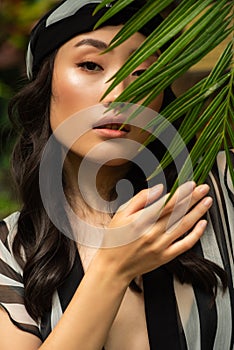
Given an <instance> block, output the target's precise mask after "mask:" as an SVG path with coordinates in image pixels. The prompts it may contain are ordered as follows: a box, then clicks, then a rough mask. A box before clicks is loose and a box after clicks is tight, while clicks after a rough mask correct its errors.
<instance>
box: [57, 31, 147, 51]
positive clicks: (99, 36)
mask: <svg viewBox="0 0 234 350" xmlns="http://www.w3.org/2000/svg"><path fill="white" fill-rule="evenodd" d="M122 27H123V25H118V26H106V27H103V28H100V29H97V30H94V31H91V32H87V33H82V34H79V35H77V36H75V37H74V38H72V39H71V40H69V41H68V42H66V43H65V44H64V45H62V46H61V48H63V47H64V48H69V47H79V43H80V42H84V40H85V39H89V38H91V39H95V40H99V41H102V42H104V43H105V44H106V46H107V47H108V46H109V44H110V42H111V40H112V39H113V38H114V36H115V35H116V34H117V33H118V32H119V31H120V29H121V28H122ZM144 40H145V36H144V35H143V34H141V33H139V32H137V33H135V34H133V35H132V36H131V37H130V38H128V39H127V40H126V41H125V42H124V43H123V44H121V45H119V46H118V47H119V48H121V47H124V46H126V47H129V46H132V47H134V50H135V49H136V48H137V47H138V46H140V45H141V44H142V42H143V41H144ZM118 47H117V49H118ZM105 48H106V47H104V46H103V48H102V47H101V45H100V49H103V50H105Z"/></svg>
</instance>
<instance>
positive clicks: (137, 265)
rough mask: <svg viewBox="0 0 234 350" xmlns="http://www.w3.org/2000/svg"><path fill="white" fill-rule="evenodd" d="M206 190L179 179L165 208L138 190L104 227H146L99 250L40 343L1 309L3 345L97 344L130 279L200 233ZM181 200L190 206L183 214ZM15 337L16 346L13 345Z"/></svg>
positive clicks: (5, 349) (88, 349)
mask: <svg viewBox="0 0 234 350" xmlns="http://www.w3.org/2000/svg"><path fill="white" fill-rule="evenodd" d="M208 190H209V188H208V186H206V185H204V186H199V187H198V188H195V189H192V188H191V184H189V185H188V184H186V185H183V186H182V187H181V189H180V190H179V191H177V192H176V194H175V195H174V196H173V197H172V198H171V200H170V201H169V202H168V203H167V205H166V206H165V207H164V208H163V209H162V207H161V205H159V204H160V201H156V199H157V198H158V197H159V195H160V193H159V191H155V190H144V191H141V192H140V193H139V194H137V195H136V196H135V197H134V198H133V199H132V200H131V201H130V202H129V203H128V204H127V205H125V207H124V210H119V211H118V212H117V213H116V215H115V216H114V218H113V219H112V221H111V224H110V227H109V228H108V230H109V229H110V230H112V229H113V228H114V229H115V228H119V227H121V228H122V230H124V229H125V228H126V234H127V233H129V230H130V231H131V230H132V234H134V232H135V231H137V230H139V225H140V227H141V228H142V229H143V228H144V231H143V232H142V233H144V232H146V233H145V234H142V235H141V236H140V237H138V238H137V239H136V240H133V241H132V242H131V243H128V244H126V245H122V246H118V247H114V248H104V249H99V250H98V252H97V254H96V255H95V257H94V258H93V260H92V262H91V264H90V266H89V268H88V270H87V272H86V274H85V276H84V278H83V280H82V282H81V284H80V285H79V287H78V289H77V291H76V293H75V294H74V296H73V298H72V300H71V302H70V304H69V306H68V307H67V309H66V311H65V312H64V314H63V316H62V317H61V319H60V321H59V322H58V324H57V326H56V327H55V328H54V330H53V331H52V333H51V334H50V335H49V336H48V338H47V339H46V340H45V342H44V343H43V344H41V345H40V344H39V343H38V339H37V338H36V337H33V336H31V335H29V334H26V333H24V332H21V331H19V330H17V331H16V330H15V328H14V331H13V328H12V327H14V326H12V327H10V326H9V322H10V321H7V322H6V323H5V321H6V316H5V315H3V312H2V313H1V312H0V339H2V337H5V339H10V342H11V343H9V342H7V340H6V341H5V343H4V344H3V346H2V344H1V350H10V349H12V348H14V349H15V350H21V349H22V350H35V349H40V350H64V349H66V350H79V349H82V350H101V349H102V347H103V345H104V344H105V340H106V338H107V335H108V332H109V330H110V328H111V325H112V323H113V321H114V319H115V316H116V314H117V312H118V309H119V307H120V305H121V302H122V299H123V297H124V294H125V291H126V289H127V287H128V285H129V283H130V281H131V280H132V279H133V278H134V277H135V276H137V275H141V274H143V273H146V272H148V271H151V270H153V269H154V268H157V267H159V266H161V265H163V264H165V263H167V262H168V261H170V260H172V259H174V258H175V257H176V256H178V255H179V254H181V253H183V252H184V251H186V250H188V249H190V248H191V247H192V246H193V245H194V244H195V243H196V242H197V241H198V239H199V238H200V237H201V235H202V233H203V232H204V229H205V226H206V225H205V224H206V222H205V221H204V220H200V219H201V217H202V216H203V215H204V214H205V213H206V211H207V210H208V208H209V207H210V205H211V199H210V198H209V197H205V196H206V194H207V192H208ZM191 194H192V195H191ZM203 197H205V198H203ZM202 198H203V199H202ZM150 203H151V204H150ZM146 204H150V205H148V206H147V207H145V205H146ZM185 204H187V205H188V208H187V210H186V212H187V213H186V214H185V215H184V214H183V210H182V208H183V206H184V205H185ZM175 205H176V207H175ZM191 207H193V209H191V210H189V208H191ZM122 209H123V208H122ZM174 209H176V210H174ZM172 213H173V215H172ZM155 217H157V220H156V222H154V221H155ZM172 218H173V219H172ZM194 225H195V227H194ZM189 230H191V232H189V233H188V231H189ZM184 234H186V235H185V236H184V237H183V238H181V236H182V235H184ZM178 238H181V239H180V240H178ZM19 332H21V334H20V335H19ZM29 337H30V339H29ZM14 338H15V339H16V340H17V344H16V346H12V344H13V343H12V342H14ZM34 338H35V339H34ZM33 339H34V340H33ZM0 342H1V340H0Z"/></svg>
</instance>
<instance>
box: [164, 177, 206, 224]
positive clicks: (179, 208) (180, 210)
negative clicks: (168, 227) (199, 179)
mask: <svg viewBox="0 0 234 350" xmlns="http://www.w3.org/2000/svg"><path fill="white" fill-rule="evenodd" d="M209 190H210V188H209V186H208V185H206V184H204V185H200V186H197V187H195V188H194V190H193V192H192V194H189V195H188V196H186V197H185V198H183V199H182V200H180V201H177V202H176V203H175V204H174V206H173V203H168V204H169V205H166V206H165V207H164V208H163V211H162V213H161V217H163V216H164V215H167V214H168V213H170V212H171V213H173V214H172V215H171V222H172V223H173V217H174V222H176V221H177V220H179V218H180V217H182V216H184V215H185V214H186V212H187V211H189V210H190V209H191V208H192V207H193V206H194V205H195V204H196V203H197V202H198V201H200V200H201V199H202V198H203V197H204V196H205V195H207V194H208V192H209Z"/></svg>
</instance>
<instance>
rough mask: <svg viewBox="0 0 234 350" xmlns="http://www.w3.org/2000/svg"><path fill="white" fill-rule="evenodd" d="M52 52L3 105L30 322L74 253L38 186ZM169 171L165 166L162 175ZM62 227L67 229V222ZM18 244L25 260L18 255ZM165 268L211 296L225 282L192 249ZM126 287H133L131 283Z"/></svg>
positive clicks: (47, 305)
mask: <svg viewBox="0 0 234 350" xmlns="http://www.w3.org/2000/svg"><path fill="white" fill-rule="evenodd" d="M55 55H56V52H54V53H53V54H52V55H51V56H50V57H48V58H47V59H46V60H45V62H44V64H43V65H42V67H41V70H40V71H39V73H38V75H37V77H36V79H35V80H33V81H32V82H30V83H28V84H27V85H26V86H25V87H24V88H23V89H22V90H21V91H20V92H19V93H18V94H17V95H16V96H15V97H14V98H13V99H12V101H11V103H10V105H9V116H10V119H11V121H12V123H13V125H14V127H15V128H17V129H18V130H19V132H20V135H19V139H18V142H17V144H16V146H15V148H14V151H13V157H12V169H13V176H14V178H15V182H16V185H17V188H18V190H19V194H20V197H21V201H22V209H21V212H20V216H19V220H18V231H17V234H16V236H15V239H14V242H13V252H14V255H15V258H16V260H17V262H18V263H19V264H20V265H21V266H22V268H23V282H24V287H25V294H24V298H25V306H26V309H27V310H28V312H29V314H30V315H31V317H32V318H33V319H35V320H37V319H38V318H40V317H42V316H43V315H44V314H45V313H46V312H47V311H49V310H50V308H51V303H52V296H53V293H54V291H55V290H56V288H58V287H59V286H60V285H61V284H62V283H63V281H64V280H65V278H66V277H67V276H68V274H69V273H70V271H71V269H72V267H73V265H74V261H75V256H76V254H77V247H76V245H75V242H74V241H73V240H72V239H69V238H68V237H67V236H65V235H64V234H63V233H61V232H60V231H59V230H58V229H57V228H56V227H55V225H54V224H53V223H52V222H51V220H50V218H49V217H48V215H47V213H46V210H45V208H44V206H43V203H42V199H41V195H40V188H39V166H40V161H41V157H42V152H43V149H44V147H45V144H46V143H47V141H48V139H49V137H50V136H51V128H50V121H49V116H50V99H51V83H52V73H53V64H54V58H55ZM150 148H151V150H153V151H154V152H155V153H157V152H158V151H159V148H158V145H156V144H151V146H150ZM139 171H140V170H139ZM171 172H172V171H171V170H170V169H169V170H168V177H169V175H170V174H169V173H171ZM129 178H130V179H131V181H132V182H134V181H135V182H136V179H137V178H138V176H136V173H134V172H131V174H129ZM171 181H172V180H171ZM144 186H145V180H142V182H139V181H138V184H137V185H136V192H137V191H139V190H141V188H143V187H144ZM52 195H53V194H52ZM55 205H56V203H55ZM57 205H61V203H57ZM67 225H68V229H69V222H67ZM22 248H23V250H24V252H25V256H26V260H25V259H24V258H23V257H22ZM166 268H167V269H169V270H170V271H171V272H172V273H175V275H176V276H177V278H178V279H179V280H180V281H181V282H182V283H184V282H187V283H192V284H194V285H198V286H201V287H202V288H203V289H205V290H206V291H207V292H208V293H210V295H211V296H212V297H213V298H214V297H215V296H216V291H217V287H218V278H217V275H218V276H219V278H220V279H221V281H222V284H223V288H224V289H225V288H226V286H227V279H226V274H225V272H224V271H223V270H222V269H221V268H220V267H218V266H217V265H216V264H214V263H212V262H210V261H208V260H205V259H203V258H200V257H198V256H197V255H196V254H194V253H193V252H192V250H190V251H188V252H186V253H184V254H183V255H181V256H179V257H177V258H176V259H175V260H173V261H171V262H170V263H168V264H167V265H166ZM130 287H131V288H133V289H135V290H136V291H139V288H138V287H137V286H136V284H135V283H134V282H132V283H131V285H130Z"/></svg>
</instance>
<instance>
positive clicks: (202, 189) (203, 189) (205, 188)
mask: <svg viewBox="0 0 234 350" xmlns="http://www.w3.org/2000/svg"><path fill="white" fill-rule="evenodd" d="M209 189H210V187H209V186H208V185H206V184H204V185H200V186H198V187H197V190H198V191H199V192H200V193H207V192H208V191H209Z"/></svg>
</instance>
